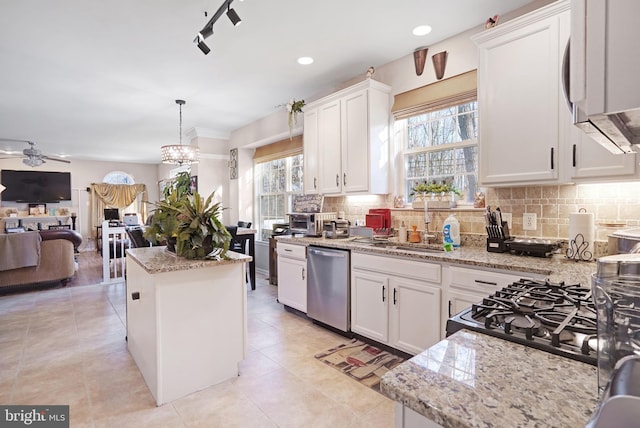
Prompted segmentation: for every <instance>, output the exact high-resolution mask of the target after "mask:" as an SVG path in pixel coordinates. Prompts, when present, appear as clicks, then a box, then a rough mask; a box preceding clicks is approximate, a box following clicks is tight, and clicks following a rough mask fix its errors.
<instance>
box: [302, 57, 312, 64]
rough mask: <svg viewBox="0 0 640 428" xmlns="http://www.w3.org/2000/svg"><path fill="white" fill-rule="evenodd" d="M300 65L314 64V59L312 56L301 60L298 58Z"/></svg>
mask: <svg viewBox="0 0 640 428" xmlns="http://www.w3.org/2000/svg"><path fill="white" fill-rule="evenodd" d="M298 64H302V65H309V64H313V58H311V57H310V56H301V57H300V58H298Z"/></svg>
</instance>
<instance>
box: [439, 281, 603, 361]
mask: <svg viewBox="0 0 640 428" xmlns="http://www.w3.org/2000/svg"><path fill="white" fill-rule="evenodd" d="M450 323H451V327H450V326H449V324H450ZM460 328H471V329H472V330H476V331H479V332H483V333H487V334H491V335H493V336H496V337H502V338H504V339H507V340H511V341H516V342H519V343H523V344H525V345H527V346H533V347H536V348H538V349H542V350H546V351H548V352H552V353H557V354H560V355H566V356H569V357H572V358H574V359H579V360H582V361H585V362H589V363H591V364H595V352H596V351H595V346H593V345H594V343H595V340H593V339H594V338H595V337H596V333H597V322H596V311H595V307H594V304H593V301H592V298H591V290H590V289H588V288H585V287H582V286H580V284H567V283H565V282H551V281H548V280H546V281H539V280H529V279H521V280H519V281H515V282H513V283H511V284H509V285H508V286H506V287H504V288H502V289H500V290H498V291H496V292H494V293H493V294H491V295H490V296H487V297H486V298H484V299H482V301H481V302H479V303H476V304H474V305H472V306H471V308H470V309H468V310H466V311H463V312H462V313H461V314H458V315H457V316H455V317H453V318H452V319H451V320H449V322H447V334H451V333H453V332H454V331H457V330H456V329H460ZM450 330H452V331H450Z"/></svg>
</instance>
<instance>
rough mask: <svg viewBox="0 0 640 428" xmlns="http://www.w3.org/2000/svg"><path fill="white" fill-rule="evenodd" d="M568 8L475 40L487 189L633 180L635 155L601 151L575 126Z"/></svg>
mask: <svg viewBox="0 0 640 428" xmlns="http://www.w3.org/2000/svg"><path fill="white" fill-rule="evenodd" d="M569 6H570V4H569V2H568V1H559V2H555V3H552V4H550V5H548V6H545V7H542V8H540V9H538V10H535V11H533V12H531V13H529V14H526V15H523V16H521V17H519V18H516V19H513V20H511V21H508V22H506V23H504V24H501V25H499V26H497V27H495V28H493V29H490V30H487V31H484V32H482V33H480V34H478V35H476V36H473V38H472V39H473V41H474V42H475V43H476V44H477V45H478V54H479V59H478V116H479V131H480V135H479V141H478V146H479V152H480V155H479V175H480V182H481V184H483V185H493V186H501V185H514V184H516V185H520V184H552V183H567V182H589V181H601V180H602V179H608V178H612V179H615V178H621V177H628V178H633V177H634V174H635V156H634V155H625V156H618V155H614V154H612V153H610V152H608V151H607V150H602V148H601V147H600V145H599V144H598V143H596V142H595V141H593V140H592V139H591V138H589V137H588V136H586V135H584V134H583V133H582V132H580V130H579V129H578V128H577V127H575V126H574V125H573V118H572V115H571V113H570V111H569V108H568V105H567V101H566V99H565V95H564V87H563V81H562V71H563V59H564V56H565V49H566V47H567V43H568V40H569V31H570V20H571V17H570V12H569Z"/></svg>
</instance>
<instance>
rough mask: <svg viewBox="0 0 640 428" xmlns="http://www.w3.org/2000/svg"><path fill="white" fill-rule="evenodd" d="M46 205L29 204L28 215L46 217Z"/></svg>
mask: <svg viewBox="0 0 640 428" xmlns="http://www.w3.org/2000/svg"><path fill="white" fill-rule="evenodd" d="M46 214H47V204H29V215H46Z"/></svg>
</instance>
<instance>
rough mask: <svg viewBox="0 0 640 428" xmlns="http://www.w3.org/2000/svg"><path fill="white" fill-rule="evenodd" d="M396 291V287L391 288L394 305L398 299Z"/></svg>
mask: <svg viewBox="0 0 640 428" xmlns="http://www.w3.org/2000/svg"><path fill="white" fill-rule="evenodd" d="M396 291H398V289H397V288H395V287H394V289H393V304H394V305H395V304H396V303H397V302H398V299H397V298H396Z"/></svg>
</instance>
